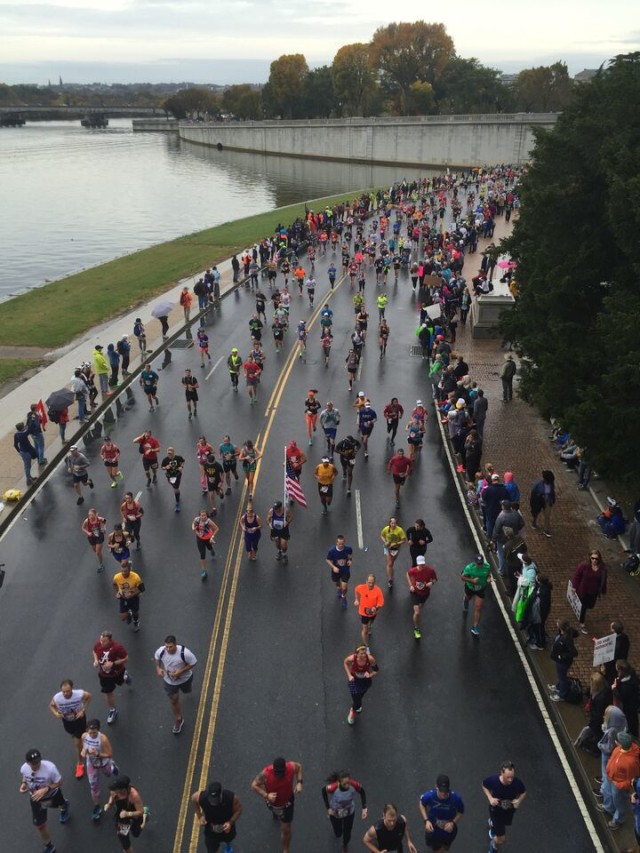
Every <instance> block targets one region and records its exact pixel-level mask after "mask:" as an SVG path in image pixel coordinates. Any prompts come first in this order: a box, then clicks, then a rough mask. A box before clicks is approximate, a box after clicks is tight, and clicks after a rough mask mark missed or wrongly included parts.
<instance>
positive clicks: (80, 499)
mask: <svg viewBox="0 0 640 853" xmlns="http://www.w3.org/2000/svg"><path fill="white" fill-rule="evenodd" d="M76 503H77V505H78V506H80V504H83V503H84V498H83V497H82V495H80V497H79V498H78V500H77V501H76Z"/></svg>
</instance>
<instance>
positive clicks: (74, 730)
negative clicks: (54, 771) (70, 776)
mask: <svg viewBox="0 0 640 853" xmlns="http://www.w3.org/2000/svg"><path fill="white" fill-rule="evenodd" d="M89 702H91V693H88V692H87V691H86V690H80V689H76V688H74V686H73V681H71V679H70V678H65V680H64V681H63V682H61V684H60V690H59V692H58V693H56V694H55V695H54V697H53V698H52V700H51V702H49V710H50V711H51V713H52V714H53V716H54V717H55V718H56V719H57V720H62V725H63V727H64V730H65V732H67V734H70V735H71V737H72V738H73V743H74V745H75V748H76V755H77V759H76V779H82V777H83V776H84V763H83V761H82V757H81V755H80V752H81V750H82V740H81V738H82V735H83V734H84V733H85V731H86V729H87V716H86V711H87V705H88V704H89Z"/></svg>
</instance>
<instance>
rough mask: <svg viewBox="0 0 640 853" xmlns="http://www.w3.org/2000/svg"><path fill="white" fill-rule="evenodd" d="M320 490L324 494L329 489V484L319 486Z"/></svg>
mask: <svg viewBox="0 0 640 853" xmlns="http://www.w3.org/2000/svg"><path fill="white" fill-rule="evenodd" d="M320 491H321V492H322V494H323V495H326V493H327V492H328V491H329V486H320Z"/></svg>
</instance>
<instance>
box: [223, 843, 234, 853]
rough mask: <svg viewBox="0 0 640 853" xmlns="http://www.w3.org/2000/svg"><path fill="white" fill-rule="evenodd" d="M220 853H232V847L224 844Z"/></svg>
mask: <svg viewBox="0 0 640 853" xmlns="http://www.w3.org/2000/svg"><path fill="white" fill-rule="evenodd" d="M222 853H233V847H232V846H231V844H229V842H226V843H225V845H224V847H223V848H222Z"/></svg>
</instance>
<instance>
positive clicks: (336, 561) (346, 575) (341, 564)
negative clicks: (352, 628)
mask: <svg viewBox="0 0 640 853" xmlns="http://www.w3.org/2000/svg"><path fill="white" fill-rule="evenodd" d="M325 562H326V564H327V565H328V566H329V568H330V569H331V580H332V581H333V582H334V584H335V585H336V594H337V596H338V600H339V601H340V606H341V607H342V609H343V610H346V609H347V592H348V591H349V580H350V578H351V566H352V563H353V548H352V547H351V546H350V545H347V544H345V538H344V536H343V535H342V534H339V535H338V536H337V537H336V544H335V545H334V546H333V548H330V549H329V550H328V552H327V556H326V558H325Z"/></svg>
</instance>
